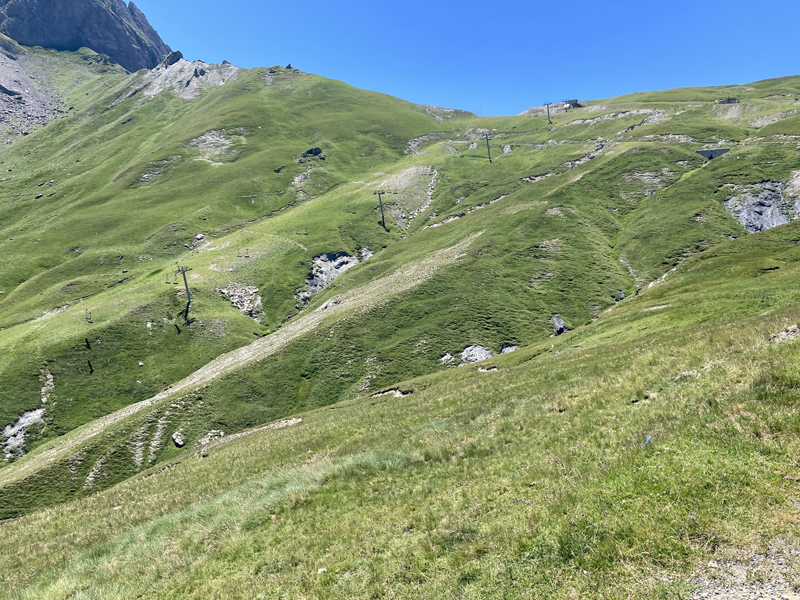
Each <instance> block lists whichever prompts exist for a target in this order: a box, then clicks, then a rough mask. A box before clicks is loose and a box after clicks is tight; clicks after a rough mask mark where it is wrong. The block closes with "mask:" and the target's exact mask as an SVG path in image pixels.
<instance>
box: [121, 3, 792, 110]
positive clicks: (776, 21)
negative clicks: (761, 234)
mask: <svg viewBox="0 0 800 600" xmlns="http://www.w3.org/2000/svg"><path fill="white" fill-rule="evenodd" d="M135 1H136V4H137V6H139V8H141V9H142V11H144V13H145V14H146V15H147V17H148V18H149V20H150V22H151V23H152V25H153V26H154V27H155V28H156V30H158V32H159V33H160V34H161V37H162V38H163V39H164V41H165V42H166V43H167V44H169V45H170V46H172V48H173V49H175V50H180V51H181V52H183V54H184V56H185V57H186V58H187V59H188V60H196V59H201V60H204V61H206V62H220V61H222V60H228V61H230V62H232V63H234V64H236V65H238V66H240V67H258V66H272V65H276V64H280V65H283V66H285V65H286V64H287V63H289V62H291V63H292V66H294V67H296V68H299V69H301V70H303V71H307V72H310V73H316V74H319V75H323V76H325V77H330V78H333V79H340V80H343V81H346V82H347V83H349V84H351V85H354V86H356V87H360V88H365V89H370V90H377V91H380V92H385V93H387V94H391V95H393V96H398V97H401V98H404V99H406V100H410V101H412V102H417V103H420V104H435V105H438V106H444V107H448V108H460V109H464V110H470V111H472V112H475V113H479V112H480V113H482V114H483V115H484V116H486V115H509V114H517V113H519V112H521V111H523V110H524V109H526V108H528V107H529V106H533V105H538V104H541V103H542V102H544V101H546V100H553V101H559V100H564V99H566V98H580V99H585V100H591V99H598V98H605V97H609V96H615V95H619V94H624V93H629V92H636V91H644V90H653V89H667V88H673V87H684V86H707V85H722V84H728V83H748V82H751V81H756V80H759V79H767V78H771V77H780V76H784V75H796V74H800V36H798V32H800V0H719V1H713V2H712V1H702V0H692V1H687V0H672V1H669V2H665V1H661V0H655V1H654V0H640V1H636V2H634V1H632V0H605V1H604V0H572V1H562V2H558V1H552V0H551V1H548V2H531V1H527V2H523V1H516V2H511V1H507V0H499V1H498V0H495V1H491V0H487V1H485V2H476V1H473V0H462V1H459V2H455V1H453V0H439V1H425V2H424V1H421V0H405V1H401V2H381V1H374V2H364V1H361V0H357V1H350V0H340V1H338V2H337V1H330V0H328V1H326V0H321V1H319V0H317V1H311V2H294V1H291V2H290V1H284V2H269V1H268V0H227V1H226V2H224V3H223V2H219V1H218V0H216V1H212V0H192V1H191V2H190V1H189V0H135Z"/></svg>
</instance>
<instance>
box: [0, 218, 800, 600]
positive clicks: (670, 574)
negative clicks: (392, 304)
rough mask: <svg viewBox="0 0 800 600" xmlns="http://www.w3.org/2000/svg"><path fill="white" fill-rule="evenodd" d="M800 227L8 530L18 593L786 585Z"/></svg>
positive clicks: (668, 590) (8, 587)
mask: <svg viewBox="0 0 800 600" xmlns="http://www.w3.org/2000/svg"><path fill="white" fill-rule="evenodd" d="M797 240H798V226H797V224H792V225H788V226H784V227H781V228H779V229H775V230H773V231H769V232H765V233H762V234H758V235H756V236H748V237H745V238H743V239H739V240H735V241H730V242H725V243H723V244H722V245H720V246H719V247H717V248H716V249H714V250H710V251H707V252H704V253H702V254H700V255H698V256H695V257H692V258H690V259H688V260H687V261H685V262H684V263H683V264H682V265H681V266H680V267H679V268H678V269H677V270H676V272H674V273H672V274H671V275H670V276H669V277H668V278H667V279H666V281H665V282H663V283H660V284H658V285H656V286H653V287H652V288H650V289H647V290H644V291H642V292H641V293H640V294H639V296H637V297H635V298H631V299H629V300H625V301H623V302H621V303H620V304H618V305H617V306H615V307H614V309H613V310H611V311H610V312H609V313H608V314H606V315H604V316H603V317H602V318H601V319H599V320H598V321H597V322H595V323H593V324H590V325H588V326H586V327H583V328H581V329H580V330H578V331H575V332H570V333H568V334H565V335H563V336H561V337H559V338H558V339H556V340H552V341H551V340H548V341H546V342H542V343H539V344H534V345H532V346H530V347H529V348H526V349H523V350H520V351H518V352H516V353H513V354H510V355H509V356H504V357H498V358H495V359H493V360H492V361H489V362H485V363H482V364H480V365H475V366H471V367H465V368H462V369H455V370H449V371H447V372H444V373H439V374H436V375H431V376H428V377H425V378H421V379H417V380H414V381H409V382H404V383H402V384H401V386H400V389H401V390H404V391H405V392H406V393H407V394H408V395H406V396H405V397H404V398H402V399H400V398H396V397H395V395H394V394H388V395H384V396H380V397H376V398H370V397H369V396H364V397H361V398H357V399H353V400H350V401H347V402H343V403H340V404H338V405H336V406H333V407H330V408H332V409H335V410H331V409H327V408H326V409H320V410H316V411H311V412H308V413H303V414H300V415H298V418H294V419H290V420H285V421H281V422H277V423H275V424H274V425H273V426H272V427H267V428H260V429H257V430H254V431H252V432H250V433H249V434H248V435H244V436H233V437H231V438H230V439H229V440H228V441H226V440H225V439H224V438H223V439H222V440H218V441H216V442H214V443H211V444H208V445H206V446H205V447H204V448H200V449H199V450H198V451H197V452H194V453H192V454H188V453H187V454H184V455H183V456H181V457H180V458H176V459H173V460H171V461H170V462H168V463H166V464H163V465H159V466H155V467H153V468H152V469H150V470H148V471H146V472H145V473H143V474H142V475H141V476H139V477H137V478H136V479H134V480H133V481H130V482H127V483H124V484H122V485H119V486H116V487H114V488H113V489H110V490H107V491H104V492H101V493H99V494H96V495H94V496H92V497H89V498H84V499H82V500H80V501H77V502H75V503H71V504H69V505H67V506H62V507H57V508H53V509H49V510H42V511H39V512H38V513H36V514H34V515H31V516H29V517H24V518H21V519H15V520H11V521H6V522H4V523H2V524H0V529H2V531H3V534H4V544H5V546H4V548H5V549H6V552H4V553H3V554H2V555H0V565H2V568H0V573H2V579H0V582H2V583H0V585H2V586H3V590H4V592H5V594H6V595H7V596H8V597H9V598H58V597H63V596H64V594H71V593H77V594H82V595H85V596H86V597H103V596H114V597H118V598H128V597H130V598H136V597H158V598H207V597H215V596H225V597H237V598H238V597H242V598H244V597H258V596H259V595H260V596H262V597H281V596H291V597H308V598H311V597H313V598H328V597H331V598H333V597H342V596H346V597H350V598H368V597H383V596H385V597H397V596H400V597H406V596H414V597H423V598H440V597H443V596H444V597H446V596H447V595H448V594H450V595H452V594H456V595H459V596H461V597H465V598H473V597H475V598H477V597H492V598H504V597H520V596H525V597H532V598H574V597H596V598H617V597H631V590H635V592H634V595H635V597H636V598H642V599H655V598H664V597H693V598H700V597H703V596H700V595H697V596H692V595H691V591H692V589H693V588H695V587H696V586H697V574H698V569H699V573H701V574H704V575H706V576H707V577H708V578H709V579H708V580H707V581H708V583H706V584H705V585H707V586H708V587H707V588H706V589H705V590H703V593H706V594H708V593H718V594H722V595H724V594H726V593H728V592H729V591H730V589H731V588H732V587H733V586H732V584H730V583H728V580H727V579H726V578H727V577H728V576H727V574H726V573H727V571H728V570H730V571H732V572H735V573H739V574H740V575H741V576H742V577H744V578H745V581H744V582H742V583H739V584H738V585H737V586H736V587H735V588H734V589H736V590H737V591H738V592H739V593H740V594H743V595H744V596H743V597H758V596H759V595H761V596H764V595H768V594H770V593H772V594H777V597H789V598H791V597H792V594H794V593H795V591H793V590H796V586H797V585H798V584H799V583H800V582H798V581H797V578H796V575H797V572H798V571H797V566H798V563H797V560H798V555H797V553H796V552H793V551H792V548H794V547H796V544H797V509H796V504H797V501H798V498H797V483H796V479H797V476H798V475H799V474H798V472H797V462H796V458H795V457H796V453H797V450H798V443H799V442H800V439H799V438H798V432H800V429H798V425H800V421H798V416H799V415H798V412H797V393H796V383H797V369H796V364H797V354H798V351H799V349H800V346H798V342H797V341H796V339H794V338H796V336H797V328H796V327H795V328H790V327H789V326H790V325H793V324H795V323H796V322H797V319H798V316H799V315H798V312H797V294H796V292H795V291H794V284H793V282H794V281H796V280H797V277H798V260H797V259H798V257H800V255H798V249H797ZM776 266H778V267H779V268H776ZM772 334H779V335H772ZM781 340H782V341H781ZM409 392H411V393H410V394H409ZM143 554H147V555H158V556H159V560H158V561H149V562H148V563H147V564H144V565H143V564H142V561H141V556H142V555H143ZM705 565H709V566H705ZM745 594H746V595H745ZM767 597H769V596H767Z"/></svg>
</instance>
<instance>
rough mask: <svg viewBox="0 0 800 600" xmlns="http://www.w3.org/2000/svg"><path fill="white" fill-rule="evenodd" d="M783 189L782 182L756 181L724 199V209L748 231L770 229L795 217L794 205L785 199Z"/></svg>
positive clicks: (754, 231)
mask: <svg viewBox="0 0 800 600" xmlns="http://www.w3.org/2000/svg"><path fill="white" fill-rule="evenodd" d="M737 191H739V190H737ZM783 191H784V185H783V184H782V183H777V182H773V181H766V182H763V183H757V184H755V185H754V186H753V187H752V188H751V189H749V190H741V192H742V193H740V194H739V195H737V196H734V197H732V198H731V199H729V200H727V201H725V210H727V211H728V213H729V214H730V215H731V216H732V217H733V218H734V219H736V220H737V221H739V222H740V223H741V224H742V225H743V226H744V228H745V229H747V231H749V232H750V233H757V232H759V231H764V230H766V229H772V228H773V227H777V226H778V225H784V224H786V223H788V222H789V221H790V220H793V219H794V218H795V213H796V207H795V206H793V205H792V203H790V202H787V201H785V199H784V197H783Z"/></svg>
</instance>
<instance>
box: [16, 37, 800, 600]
mask: <svg viewBox="0 0 800 600" xmlns="http://www.w3.org/2000/svg"><path fill="white" fill-rule="evenodd" d="M95 58H96V57H95V56H94V55H92V54H90V53H85V55H83V54H60V53H55V52H50V51H40V50H36V51H32V52H31V54H30V56H29V62H30V64H34V65H38V66H37V67H36V68H38V69H39V71H38V72H39V73H45V74H46V73H50V74H51V79H52V80H53V81H55V82H56V83H53V86H54V87H55V88H56V89H58V90H59V91H60V93H62V94H64V95H65V98H66V103H67V107H72V110H69V111H68V112H67V114H66V115H64V116H63V118H60V119H58V120H56V121H55V122H53V123H52V124H50V125H48V126H46V127H44V128H41V129H39V130H37V131H35V132H34V133H32V134H31V135H29V136H26V137H24V138H21V139H20V140H18V141H16V142H14V143H13V144H12V145H11V146H9V147H7V148H3V149H0V167H3V168H5V170H6V173H7V175H4V177H3V181H0V267H2V268H0V291H2V292H3V293H2V294H0V428H2V427H5V426H6V424H14V423H16V422H17V419H19V418H20V416H21V415H23V414H24V413H26V412H28V411H35V410H37V409H42V408H43V409H44V417H43V421H42V422H35V423H33V425H31V426H30V427H29V428H28V431H27V437H26V439H25V445H24V447H23V448H20V450H24V455H23V454H22V452H18V453H16V454H15V455H14V456H12V457H10V460H8V461H5V462H2V463H0V495H2V498H3V502H2V503H0V519H6V521H3V522H2V523H1V524H0V530H2V532H3V534H4V539H5V541H6V545H5V547H4V552H3V553H2V554H0V556H1V557H2V558H0V573H2V575H0V585H2V586H4V587H3V594H5V595H6V596H8V597H10V598H32V597H35V598H58V597H65V596H73V597H82V598H105V597H119V598H127V597H152V598H169V597H176V598H177V597H181V598H192V597H196V598H208V597H221V596H224V595H228V596H233V597H275V598H279V597H287V598H301V597H308V598H318V597H358V598H360V597H365V598H366V597H393V596H396V597H409V596H415V597H431V598H434V597H436V598H440V597H459V598H460V597H464V598H469V597H479V596H480V597H484V596H486V595H488V596H490V597H498V598H501V597H523V596H524V597H527V596H532V597H541V598H551V597H557V598H574V597H590V596H594V597H626V595H625V592H624V590H626V589H630V586H632V585H634V583H635V584H636V585H637V586H640V592H641V593H638V592H637V597H641V598H669V597H679V596H678V594H680V593H682V591H683V590H684V586H685V584H686V582H687V581H688V578H689V574H690V573H691V572H692V570H693V569H694V568H696V567H697V565H698V564H699V562H700V561H707V560H709V559H711V558H718V557H725V556H734V555H735V553H736V552H737V551H739V550H747V551H751V550H754V549H759V548H762V547H763V545H764V544H766V543H768V542H769V541H770V540H772V539H774V538H776V537H778V536H787V535H788V536H791V535H793V526H794V524H795V517H794V516H793V515H794V512H793V509H792V506H793V502H794V501H795V494H794V491H793V487H796V484H795V483H794V479H792V477H795V476H796V470H797V465H796V462H795V461H794V459H793V458H792V456H793V454H796V451H797V447H798V437H797V433H798V425H799V424H800V422H798V414H797V411H796V389H795V388H796V385H797V381H796V379H797V377H796V372H795V371H796V369H795V368H794V366H793V365H794V361H795V359H796V356H795V355H796V348H795V346H796V344H795V343H792V342H791V341H790V342H787V343H785V344H780V345H777V344H773V343H770V341H769V339H770V335H771V334H774V333H777V332H779V331H782V330H783V329H785V328H786V327H787V326H789V325H792V324H794V323H796V322H797V319H798V317H800V313H798V311H797V297H796V296H797V294H796V293H795V292H794V291H793V289H794V288H793V285H794V282H795V281H796V280H797V275H798V273H797V269H798V267H797V259H798V258H800V254H798V251H797V249H796V245H797V241H798V239H800V238H798V237H797V231H798V228H797V226H796V225H795V224H788V225H785V226H783V227H780V228H777V229H774V230H771V231H769V232H765V233H761V234H758V235H748V234H747V233H746V231H745V229H744V228H743V227H742V225H740V224H739V223H738V222H737V221H736V220H735V219H734V218H733V217H732V216H730V215H729V214H728V212H727V211H726V210H725V208H724V205H723V203H724V202H725V201H726V200H728V199H729V198H730V197H731V196H732V195H734V193H735V191H734V190H738V189H744V188H747V187H748V186H753V185H754V184H758V183H761V182H778V183H782V184H785V185H788V184H789V183H790V181H795V180H796V179H797V178H796V174H797V171H798V169H800V161H799V160H798V158H797V141H798V138H797V137H793V136H796V132H795V129H796V128H797V127H796V119H797V117H796V116H795V113H793V111H794V110H796V103H795V96H793V95H794V94H797V93H798V92H800V78H786V79H781V80H772V81H766V82H759V83H755V84H752V85H750V86H732V87H725V88H708V89H686V90H670V91H667V92H647V93H643V94H633V95H630V96H624V97H620V98H615V99H609V100H603V101H596V102H592V103H590V106H588V107H587V108H584V109H579V110H574V111H570V112H569V113H559V114H555V115H554V116H553V119H552V120H553V124H552V125H550V124H548V123H547V119H546V118H542V117H540V116H518V117H508V118H478V117H476V116H474V115H471V114H469V113H463V112H457V111H453V112H447V111H441V110H438V109H431V108H426V107H420V106H416V105H413V104H410V103H407V102H404V101H401V100H398V99H395V98H391V97H388V96H385V95H382V94H377V93H372V92H364V91H361V90H356V89H354V88H351V87H349V86H347V85H345V84H343V83H340V82H335V81H330V80H326V79H324V78H321V77H318V76H313V75H307V74H304V73H300V72H297V71H294V70H288V69H281V68H277V67H274V68H272V69H254V70H250V71H239V72H238V73H236V74H235V76H230V78H229V79H227V80H226V81H225V83H224V85H215V86H213V87H209V88H207V89H205V90H204V91H203V92H202V94H201V95H200V96H199V97H198V98H195V99H189V100H187V99H183V98H180V97H178V96H177V95H176V94H175V93H173V92H172V91H170V90H165V91H161V92H160V93H157V92H158V91H159V90H157V89H156V88H155V85H156V84H154V83H153V81H154V76H153V74H148V73H145V72H140V73H137V74H134V75H125V74H123V73H121V72H118V73H114V68H113V65H112V66H109V65H102V64H101V63H97V62H96V61H95ZM37 61H38V62H37ZM56 74H57V75H56ZM42 77H43V78H44V76H43V75H42ZM179 83H182V82H179ZM726 96H737V97H739V98H740V100H741V103H740V104H735V105H719V104H717V102H716V100H717V99H719V98H724V97H726ZM487 133H488V134H489V135H490V144H491V149H492V155H493V159H494V160H493V162H492V163H489V162H488V160H487V157H486V146H485V141H484V138H483V136H484V135H485V134H487ZM705 147H726V148H731V152H730V153H729V154H727V155H726V156H724V157H722V158H720V159H717V160H714V161H711V162H707V161H705V159H703V158H701V157H700V156H698V155H697V154H696V150H699V149H703V148H705ZM789 187H791V186H789ZM377 190H382V191H386V192H388V193H387V195H385V196H384V202H385V203H386V214H387V230H384V229H383V227H382V226H381V224H380V213H379V210H378V205H377V198H376V196H375V195H374V192H375V191H377ZM344 254H347V255H349V256H350V257H351V260H353V262H355V261H354V259H353V257H357V258H359V259H360V261H359V264H357V265H355V266H352V268H349V269H348V270H346V271H343V272H342V273H341V274H340V275H339V276H338V277H337V278H336V279H335V281H332V282H330V283H328V285H325V286H324V288H323V289H321V290H317V289H316V288H314V289H313V290H312V289H311V288H310V286H309V281H308V280H310V279H311V278H312V268H314V267H312V265H313V264H314V261H315V260H316V261H317V263H319V262H320V261H321V260H322V258H320V257H323V258H324V257H326V256H327V257H332V260H334V259H336V258H339V257H342V256H343V255H344ZM370 254H372V255H371V256H370ZM366 256H370V257H369V258H367V259H366V260H364V257H366ZM323 262H324V261H323ZM178 266H187V267H190V268H191V269H192V270H191V271H190V272H189V273H188V282H189V287H190V291H191V294H192V304H191V307H190V308H189V311H188V314H186V313H183V311H185V309H186V303H187V298H186V295H185V291H184V289H183V281H182V279H179V276H178V275H176V273H175V271H176V270H177V268H178ZM326 268H327V267H326ZM317 269H318V270H319V268H318V267H317ZM316 274H317V275H318V274H319V273H316ZM665 274H666V280H665V281H664V280H662V277H663V276H665ZM654 281H661V282H660V283H658V284H657V285H653V286H649V284H650V283H651V282H654ZM319 287H323V286H321V285H320V286H319ZM312 292H318V293H312ZM243 298H244V300H243ZM234 303H236V305H234ZM556 315H558V317H559V318H561V319H563V320H564V322H565V323H566V325H567V327H568V330H569V331H568V332H567V333H566V334H563V335H558V336H557V335H555V333H556V332H555V331H554V326H553V322H554V316H556ZM471 346H481V347H483V348H485V349H486V350H488V351H490V352H491V353H492V354H494V355H499V354H500V353H501V352H502V351H503V350H504V349H508V348H511V347H521V349H518V350H516V351H515V352H513V353H511V354H508V355H503V356H495V357H493V358H492V359H491V360H490V361H486V362H482V363H480V364H479V365H468V366H462V367H460V368H456V367H457V365H458V364H459V363H460V362H461V355H462V352H463V351H464V350H465V349H466V348H468V347H471ZM448 357H449V358H448ZM495 367H496V369H495ZM409 392H411V394H409ZM298 415H299V416H300V417H301V418H302V422H301V423H296V422H294V421H292V422H282V421H281V420H282V419H285V418H287V417H290V416H298ZM269 423H282V425H285V427H281V428H271V429H259V428H260V427H262V426H264V425H265V424H269ZM253 428H255V429H253ZM248 431H255V432H254V433H251V434H249V435H245V436H242V437H237V436H236V435H235V434H240V433H246V432H248ZM217 438H220V439H219V440H217V441H214V440H215V439H217ZM648 438H650V439H651V441H650V442H649V443H648V444H646V445H644V446H643V444H645V442H646V440H648ZM176 440H177V441H176ZM792 473H794V474H795V475H789V476H788V478H783V477H781V475H782V474H792ZM757 532H758V533H759V534H760V537H758V536H756V533H757ZM143 555H147V556H151V557H152V556H159V557H163V559H162V560H161V561H148V565H147V566H146V567H143V566H142V564H141V562H142V561H141V556H143ZM321 569H324V570H321ZM673 574H676V575H677V576H676V577H673V579H672V580H669V579H668V577H670V576H672V575H673ZM797 585H800V582H797ZM637 589H638V588H637Z"/></svg>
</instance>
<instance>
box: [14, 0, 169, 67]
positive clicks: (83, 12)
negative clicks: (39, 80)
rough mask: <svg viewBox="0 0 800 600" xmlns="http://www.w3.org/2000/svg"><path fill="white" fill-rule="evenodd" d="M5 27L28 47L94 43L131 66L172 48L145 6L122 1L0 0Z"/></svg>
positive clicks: (146, 62) (153, 60) (91, 45)
mask: <svg viewBox="0 0 800 600" xmlns="http://www.w3.org/2000/svg"><path fill="white" fill-rule="evenodd" d="M0 32H2V33H4V34H6V35H7V36H9V37H11V38H13V39H14V40H16V41H17V42H19V43H20V44H23V45H25V46H43V47H45V48H55V49H56V50H78V49H79V48H83V47H86V48H91V49H92V50H94V51H95V52H98V53H101V54H106V55H108V56H109V57H110V58H111V59H112V60H113V61H114V62H116V63H118V64H119V65H121V66H122V67H124V68H126V69H128V70H129V71H138V70H139V69H152V68H153V67H155V66H156V65H157V64H158V63H159V62H161V60H162V59H163V58H164V57H165V56H166V55H167V54H169V52H170V48H169V46H167V45H166V44H165V43H164V42H163V41H162V40H161V38H160V37H159V35H158V33H157V32H156V30H155V29H153V27H152V26H151V25H150V23H149V22H148V21H147V17H145V16H144V13H142V11H141V10H139V9H138V8H137V6H136V5H135V4H134V3H133V2H131V3H130V4H127V5H126V4H125V3H124V2H123V1H122V0H0Z"/></svg>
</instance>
